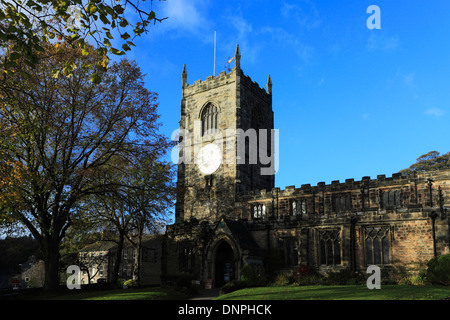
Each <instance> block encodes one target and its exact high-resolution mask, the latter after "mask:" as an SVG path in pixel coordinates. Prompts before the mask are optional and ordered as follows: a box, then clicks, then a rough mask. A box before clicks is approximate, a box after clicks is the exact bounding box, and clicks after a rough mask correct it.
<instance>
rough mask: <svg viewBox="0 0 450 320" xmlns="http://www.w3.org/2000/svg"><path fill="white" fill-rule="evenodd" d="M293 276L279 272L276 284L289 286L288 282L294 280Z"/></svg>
mask: <svg viewBox="0 0 450 320" xmlns="http://www.w3.org/2000/svg"><path fill="white" fill-rule="evenodd" d="M293 280H294V279H293V277H292V276H290V275H288V274H286V273H279V274H278V275H277V276H276V277H275V281H274V284H275V285H277V286H287V285H288V284H290V283H292V282H293Z"/></svg>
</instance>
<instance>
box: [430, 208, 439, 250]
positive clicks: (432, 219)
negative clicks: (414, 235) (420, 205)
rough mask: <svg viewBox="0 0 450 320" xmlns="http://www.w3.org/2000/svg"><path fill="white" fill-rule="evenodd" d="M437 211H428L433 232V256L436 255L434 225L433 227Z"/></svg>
mask: <svg viewBox="0 0 450 320" xmlns="http://www.w3.org/2000/svg"><path fill="white" fill-rule="evenodd" d="M437 216H438V215H437V213H436V211H432V212H431V213H430V218H431V229H432V232H433V251H434V257H437V252H436V227H435V221H436V218H437Z"/></svg>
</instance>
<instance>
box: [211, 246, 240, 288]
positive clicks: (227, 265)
mask: <svg viewBox="0 0 450 320" xmlns="http://www.w3.org/2000/svg"><path fill="white" fill-rule="evenodd" d="M235 275H236V264H235V259H234V252H233V249H232V248H231V246H230V245H229V244H228V242H226V241H222V242H221V243H220V244H219V245H218V247H217V249H216V256H215V260H214V285H215V287H216V288H219V287H221V286H223V285H224V284H225V283H226V282H228V281H231V280H234V279H235Z"/></svg>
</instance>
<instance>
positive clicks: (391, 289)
mask: <svg viewBox="0 0 450 320" xmlns="http://www.w3.org/2000/svg"><path fill="white" fill-rule="evenodd" d="M447 297H450V287H448V286H447V287H445V286H435V285H433V286H407V285H384V286H383V285H382V286H381V289H379V290H377V289H374V290H369V289H367V287H366V286H365V285H356V286H285V287H260V288H247V289H242V290H238V291H234V292H231V293H229V294H225V295H222V296H220V297H218V298H216V300H441V299H444V298H447Z"/></svg>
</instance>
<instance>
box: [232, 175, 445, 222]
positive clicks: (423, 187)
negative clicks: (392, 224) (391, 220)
mask: <svg viewBox="0 0 450 320" xmlns="http://www.w3.org/2000/svg"><path fill="white" fill-rule="evenodd" d="M240 200H241V202H242V203H245V204H246V205H245V206H244V207H246V210H247V212H245V211H243V212H241V215H243V216H244V217H245V216H246V215H247V216H248V217H249V218H251V217H252V216H253V213H254V212H253V211H252V210H253V209H254V207H255V206H258V205H264V206H265V213H266V216H267V215H272V216H273V215H275V216H277V217H283V216H293V215H295V214H297V213H306V214H343V213H357V212H367V211H377V212H385V211H392V210H395V211H402V210H407V209H415V208H422V209H425V208H428V209H430V210H431V209H436V210H441V209H442V208H446V207H450V170H442V171H431V172H412V173H410V174H400V173H395V174H393V175H392V176H391V177H386V175H378V176H377V178H376V179H371V178H370V177H368V176H366V177H362V179H361V180H358V181H355V180H354V179H346V180H345V181H343V182H341V181H339V180H335V181H331V183H329V184H326V183H325V182H319V183H317V185H311V184H303V185H301V186H300V187H295V186H287V187H286V188H285V189H280V188H273V189H272V190H255V191H251V192H248V193H246V194H242V195H241V197H240ZM303 201H304V203H303ZM294 202H296V204H293V203H294ZM299 206H301V208H300V209H299V208H298V207H299Z"/></svg>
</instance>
